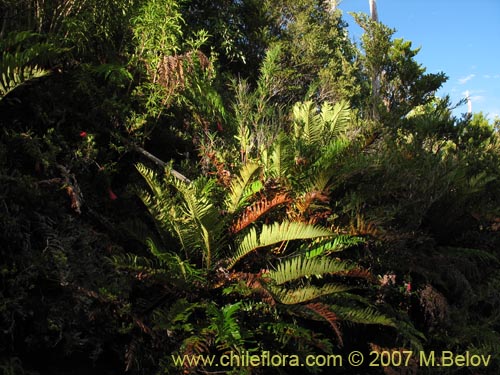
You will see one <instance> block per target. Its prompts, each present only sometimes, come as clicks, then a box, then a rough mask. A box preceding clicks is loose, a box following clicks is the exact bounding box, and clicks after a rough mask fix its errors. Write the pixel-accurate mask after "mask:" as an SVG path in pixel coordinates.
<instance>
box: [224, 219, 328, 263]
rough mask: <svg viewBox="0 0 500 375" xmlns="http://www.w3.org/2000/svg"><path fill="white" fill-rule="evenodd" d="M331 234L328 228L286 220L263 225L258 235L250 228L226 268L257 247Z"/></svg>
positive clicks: (254, 229)
mask: <svg viewBox="0 0 500 375" xmlns="http://www.w3.org/2000/svg"><path fill="white" fill-rule="evenodd" d="M331 236H333V233H332V232H331V231H330V230H328V229H325V228H321V227H319V226H314V225H310V224H305V223H297V222H288V221H285V222H282V223H274V224H271V225H263V226H262V230H261V233H260V235H257V230H256V228H251V229H250V231H249V232H248V233H247V234H246V235H245V237H244V238H243V239H242V240H241V241H240V243H239V245H238V247H237V249H236V251H235V255H234V256H233V258H232V259H231V261H230V263H229V267H228V268H229V269H231V268H232V267H234V265H235V264H236V263H237V262H238V261H239V260H240V259H241V258H243V257H244V256H246V255H247V254H249V253H251V252H252V251H255V250H257V249H259V248H263V247H267V246H271V245H275V244H278V243H281V242H285V241H292V240H308V239H315V238H322V237H331Z"/></svg>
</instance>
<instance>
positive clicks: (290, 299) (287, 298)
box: [269, 283, 354, 305]
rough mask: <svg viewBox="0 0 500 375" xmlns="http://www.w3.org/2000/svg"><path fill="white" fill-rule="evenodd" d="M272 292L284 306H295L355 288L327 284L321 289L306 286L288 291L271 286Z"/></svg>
mask: <svg viewBox="0 0 500 375" xmlns="http://www.w3.org/2000/svg"><path fill="white" fill-rule="evenodd" d="M269 288H270V291H271V292H272V293H273V295H274V296H275V299H276V300H277V301H278V302H279V303H282V304H284V305H294V304H298V303H304V302H308V301H312V300H315V299H317V298H320V297H323V296H328V295H330V294H334V293H343V292H346V291H348V290H352V289H354V287H352V286H350V285H346V284H333V283H330V284H326V285H323V286H321V287H318V286H314V285H305V286H302V287H300V288H297V289H288V288H282V287H274V286H270V285H269Z"/></svg>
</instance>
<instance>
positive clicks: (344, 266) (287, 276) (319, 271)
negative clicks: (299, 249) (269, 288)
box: [268, 256, 356, 285]
mask: <svg viewBox="0 0 500 375" xmlns="http://www.w3.org/2000/svg"><path fill="white" fill-rule="evenodd" d="M354 268H356V266H355V265H354V264H352V263H351V262H345V261H340V260H337V259H333V258H326V257H315V258H306V257H303V256H298V257H294V258H289V259H286V260H285V261H283V262H282V263H280V264H279V265H278V267H277V269H276V270H272V271H270V272H269V274H268V276H269V277H270V278H271V279H272V280H273V281H274V282H275V283H276V285H281V284H284V283H287V282H290V281H293V280H297V279H300V278H302V277H308V276H313V275H324V274H334V273H337V274H338V273H346V272H348V271H350V270H352V269H354Z"/></svg>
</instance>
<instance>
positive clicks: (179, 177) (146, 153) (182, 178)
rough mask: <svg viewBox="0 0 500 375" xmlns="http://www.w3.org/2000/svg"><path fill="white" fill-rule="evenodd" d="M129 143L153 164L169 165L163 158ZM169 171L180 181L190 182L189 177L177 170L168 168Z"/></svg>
mask: <svg viewBox="0 0 500 375" xmlns="http://www.w3.org/2000/svg"><path fill="white" fill-rule="evenodd" d="M129 144H130V145H131V146H132V148H133V149H134V150H135V151H137V152H139V153H140V154H142V155H144V156H145V157H147V158H148V159H149V160H151V161H153V162H154V163H155V164H157V165H159V166H160V167H162V168H166V167H170V165H169V164H168V163H165V162H164V161H163V160H161V159H158V158H157V157H156V156H154V155H153V154H151V153H150V152H148V151H146V150H145V149H143V148H142V147H140V146H137V145H134V144H131V143H129ZM170 173H172V176H174V177H175V178H177V179H179V180H181V181H182V182H185V183H187V184H190V183H191V180H190V179H189V178H187V177H186V176H184V175H183V174H182V173H180V172H177V171H176V170H175V169H173V168H170Z"/></svg>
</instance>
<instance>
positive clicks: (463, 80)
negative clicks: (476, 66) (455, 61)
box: [458, 74, 476, 85]
mask: <svg viewBox="0 0 500 375" xmlns="http://www.w3.org/2000/svg"><path fill="white" fill-rule="evenodd" d="M475 76H476V75H475V74H469V75H468V76H467V77H464V78H460V79H459V80H458V83H460V84H461V85H464V84H466V83H467V82H468V81H470V80H471V79H472V78H474V77H475Z"/></svg>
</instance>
